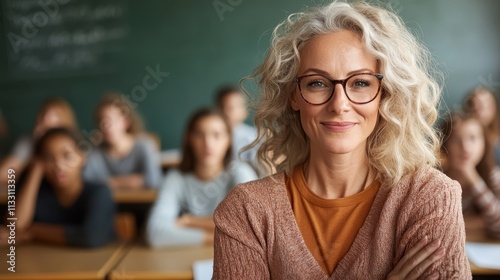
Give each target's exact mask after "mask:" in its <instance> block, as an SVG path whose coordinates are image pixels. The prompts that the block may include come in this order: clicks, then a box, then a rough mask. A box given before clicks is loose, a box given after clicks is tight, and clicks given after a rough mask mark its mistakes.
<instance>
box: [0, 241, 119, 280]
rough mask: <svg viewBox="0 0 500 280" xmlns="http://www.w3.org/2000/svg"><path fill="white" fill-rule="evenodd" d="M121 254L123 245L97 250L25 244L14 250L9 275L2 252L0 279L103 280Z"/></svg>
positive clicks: (4, 255)
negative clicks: (11, 268) (12, 265)
mask: <svg viewBox="0 0 500 280" xmlns="http://www.w3.org/2000/svg"><path fill="white" fill-rule="evenodd" d="M124 251H125V245H124V244H118V243H115V244H110V245H108V246H106V247H103V248H98V249H80V248H69V247H60V246H57V247H56V246H47V245H39V244H26V245H24V246H18V247H16V272H15V273H13V272H10V271H8V270H7V268H8V264H7V262H6V261H7V256H6V254H7V253H4V252H6V250H5V248H2V250H1V252H2V256H1V258H0V262H1V263H2V264H1V269H0V279H9V280H10V279H12V280H15V279H23V280H31V279H33V280H35V279H36V280H41V279H43V280H59V279H61V280H62V279H64V280H75V279H79V280H94V279H105V277H106V275H107V274H108V273H109V272H110V271H111V269H112V268H113V267H114V266H115V265H116V264H117V263H118V261H119V260H120V259H121V257H123V254H124Z"/></svg>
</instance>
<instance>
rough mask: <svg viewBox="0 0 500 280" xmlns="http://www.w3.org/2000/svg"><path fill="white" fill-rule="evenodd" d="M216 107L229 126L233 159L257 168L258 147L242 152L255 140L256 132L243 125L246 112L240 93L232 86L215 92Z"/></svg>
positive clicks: (244, 102) (252, 128)
mask: <svg viewBox="0 0 500 280" xmlns="http://www.w3.org/2000/svg"><path fill="white" fill-rule="evenodd" d="M217 106H218V108H219V109H220V110H221V112H222V113H223V114H224V116H225V117H226V118H227V120H228V122H229V124H230V125H231V130H232V138H233V148H232V150H233V158H234V159H240V160H242V161H245V162H248V163H250V164H252V165H253V166H254V167H255V168H257V167H258V166H257V150H258V147H252V148H250V149H249V150H244V148H245V147H246V146H247V145H249V144H251V143H252V142H253V141H254V140H255V139H256V138H257V130H256V129H255V128H254V127H252V126H249V125H248V124H246V123H245V120H246V118H247V117H248V110H247V104H246V101H245V97H244V96H243V94H242V92H241V91H240V90H239V89H238V88H236V87H232V86H225V87H222V88H220V89H219V90H218V92H217Z"/></svg>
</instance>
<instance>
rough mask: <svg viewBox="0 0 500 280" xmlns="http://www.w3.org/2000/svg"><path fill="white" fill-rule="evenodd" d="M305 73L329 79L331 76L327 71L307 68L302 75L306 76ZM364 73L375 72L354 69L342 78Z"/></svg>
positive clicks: (366, 69)
mask: <svg viewBox="0 0 500 280" xmlns="http://www.w3.org/2000/svg"><path fill="white" fill-rule="evenodd" d="M307 72H316V73H318V74H321V75H323V76H326V77H329V78H331V77H332V76H331V75H330V73H328V72H327V71H325V70H321V69H318V68H307V69H306V70H305V71H304V72H302V75H304V74H306V73H307ZM365 72H369V73H375V71H373V70H371V69H368V68H361V69H356V70H353V71H350V72H348V73H347V75H346V76H345V77H344V78H347V77H349V76H351V75H353V74H357V73H365Z"/></svg>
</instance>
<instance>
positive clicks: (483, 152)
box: [441, 112, 500, 238]
mask: <svg viewBox="0 0 500 280" xmlns="http://www.w3.org/2000/svg"><path fill="white" fill-rule="evenodd" d="M441 130H442V133H443V136H444V137H445V138H444V142H443V146H442V150H443V152H444V153H445V154H447V159H448V160H447V162H446V165H445V166H444V172H445V173H446V175H448V176H449V177H450V178H452V179H454V180H457V181H458V182H459V183H460V185H461V186H462V191H463V193H462V205H463V211H464V212H471V211H473V210H474V208H477V209H478V210H479V211H480V214H481V215H482V216H483V218H484V220H485V221H486V223H485V225H486V227H487V232H488V234H489V235H490V236H492V237H494V238H500V180H499V177H500V171H499V168H498V166H496V165H495V164H494V159H493V157H492V154H491V153H488V152H490V151H491V145H490V144H489V142H488V138H487V135H488V134H487V132H486V131H485V129H484V128H483V126H482V124H481V121H480V120H479V119H477V118H476V117H474V116H473V115H470V114H466V113H462V112H453V113H452V114H451V115H450V117H449V118H448V119H447V120H446V121H445V122H444V123H443V125H442V129H441ZM495 192H496V193H497V196H496V195H495Z"/></svg>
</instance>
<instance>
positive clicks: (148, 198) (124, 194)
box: [0, 189, 158, 205]
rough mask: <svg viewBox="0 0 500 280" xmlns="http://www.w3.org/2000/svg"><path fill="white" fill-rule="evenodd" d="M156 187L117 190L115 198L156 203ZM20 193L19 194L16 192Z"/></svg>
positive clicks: (1, 201) (2, 201) (0, 197)
mask: <svg viewBox="0 0 500 280" xmlns="http://www.w3.org/2000/svg"><path fill="white" fill-rule="evenodd" d="M157 192H158V191H157V190H156V189H144V190H137V191H123V190H115V191H113V192H112V194H113V199H114V200H115V202H116V203H119V204H133V203H154V202H155V200H156V195H157ZM16 195H18V194H16ZM6 204H7V194H6V193H4V192H0V205H6Z"/></svg>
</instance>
